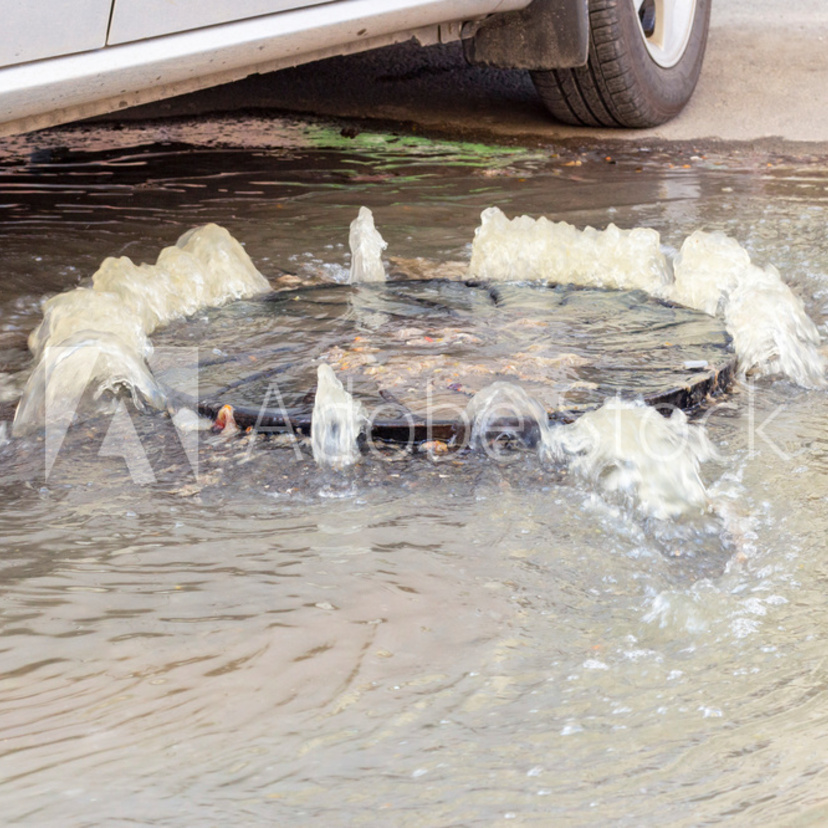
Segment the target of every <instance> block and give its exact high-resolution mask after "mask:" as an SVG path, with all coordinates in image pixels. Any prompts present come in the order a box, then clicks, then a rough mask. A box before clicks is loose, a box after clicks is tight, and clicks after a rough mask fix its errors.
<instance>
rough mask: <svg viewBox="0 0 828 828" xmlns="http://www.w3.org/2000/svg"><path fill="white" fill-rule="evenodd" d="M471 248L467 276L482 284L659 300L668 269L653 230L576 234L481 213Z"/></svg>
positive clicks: (561, 226)
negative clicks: (610, 291)
mask: <svg viewBox="0 0 828 828" xmlns="http://www.w3.org/2000/svg"><path fill="white" fill-rule="evenodd" d="M480 221H481V223H480V226H479V227H478V228H477V230H476V231H475V234H474V242H473V243H472V253H471V262H470V264H469V276H470V277H471V278H473V279H481V280H484V281H502V280H510V281H519V282H539V281H540V282H561V283H569V284H578V285H594V286H596V287H607V288H616V289H619V290H632V289H636V288H638V289H642V290H646V291H648V292H649V293H652V294H654V295H660V293H661V291H662V290H663V288H664V287H666V286H667V285H668V284H669V283H670V279H671V277H670V268H669V265H668V263H667V259H666V257H665V256H664V254H663V253H662V251H661V246H660V238H659V234H658V232H657V231H655V230H651V229H649V228H644V227H636V228H635V229H633V230H621V229H619V228H618V227H616V226H615V225H614V224H610V225H609V226H608V227H607V228H606V230H596V229H594V228H592V227H587V228H585V229H584V230H578V229H577V228H576V227H573V226H572V225H571V224H567V223H566V222H565V221H559V222H554V221H549V220H548V219H547V218H545V217H541V218H539V219H533V218H530V217H529V216H518V217H517V218H514V219H511V220H510V219H508V218H507V217H506V216H505V215H504V214H503V212H502V211H501V210H500V209H498V208H497V207H490V208H488V209H487V210H484V211H483V213H482V214H481V217H480Z"/></svg>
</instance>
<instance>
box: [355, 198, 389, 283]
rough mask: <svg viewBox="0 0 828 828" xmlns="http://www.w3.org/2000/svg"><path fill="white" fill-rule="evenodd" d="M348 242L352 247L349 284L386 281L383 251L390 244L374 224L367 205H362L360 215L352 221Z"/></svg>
mask: <svg viewBox="0 0 828 828" xmlns="http://www.w3.org/2000/svg"><path fill="white" fill-rule="evenodd" d="M348 243H349V245H350V247H351V273H350V277H349V279H348V284H351V285H357V284H362V283H364V282H385V266H384V265H383V263H382V251H383V250H385V248H386V247H388V244H387V242H386V241H385V240H384V239H383V238H382V236H381V235H380V234H379V231H378V230H377V229H376V227H375V226H374V215H373V213H372V212H371V211H370V210H369V209H368V208H367V207H360V208H359V215H358V216H357V217H356V218H355V219H354V220H353V221H352V222H351V231H350V233H349V235H348Z"/></svg>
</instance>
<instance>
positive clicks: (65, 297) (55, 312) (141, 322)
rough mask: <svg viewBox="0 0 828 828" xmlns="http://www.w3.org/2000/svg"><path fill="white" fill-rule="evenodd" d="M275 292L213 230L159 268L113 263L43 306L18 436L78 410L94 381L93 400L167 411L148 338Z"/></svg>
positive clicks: (172, 252) (184, 242)
mask: <svg viewBox="0 0 828 828" xmlns="http://www.w3.org/2000/svg"><path fill="white" fill-rule="evenodd" d="M268 288H269V285H268V282H267V280H266V279H265V278H264V276H262V275H261V273H259V272H258V270H256V268H255V266H254V265H253V263H252V262H251V260H250V257H249V256H248V255H247V253H246V252H245V250H244V248H243V247H242V246H241V245H240V244H239V243H238V242H237V241H236V240H235V239H234V238H233V237H232V236H231V235H230V233H228V232H227V230H225V229H224V228H223V227H219V226H218V225H215V224H208V225H205V226H204V227H199V228H196V229H194V230H191V231H189V232H187V233H185V234H184V235H183V236H182V237H181V238H180V239H179V240H178V242H177V243H176V244H175V245H174V246H172V247H167V248H164V249H163V250H162V251H161V253H160V254H159V256H158V259H157V261H156V263H155V264H154V265H149V264H141V265H136V264H134V263H133V262H132V261H131V260H130V259H128V258H126V257H121V258H118V259H115V258H109V259H106V260H105V261H104V262H103V263H102V265H101V267H100V268H99V269H98V271H97V272H96V273H95V275H94V276H93V277H92V288H83V287H80V288H75V289H74V290H71V291H68V292H66V293H62V294H59V295H57V296H54V297H52V298H51V299H49V300H47V301H46V302H45V303H44V306H43V321H42V322H41V324H40V325H39V326H38V327H37V328H36V329H35V330H34V331H33V332H32V334H31V335H30V337H29V347H30V349H31V351H32V353H33V354H34V356H35V359H36V360H37V361H38V362H37V364H36V366H35V369H34V371H33V372H32V374H31V376H30V377H29V381H28V382H27V384H26V388H25V389H24V391H23V396H22V398H21V400H20V402H19V404H18V407H17V412H16V413H15V418H14V427H13V430H14V433H15V434H16V435H20V434H23V433H26V432H28V431H30V430H32V429H36V428H40V427H43V426H44V425H45V424H47V421H48V419H49V416H50V412H59V411H60V410H61V409H62V408H66V407H72V406H75V405H77V404H78V401H79V400H80V399H81V398H82V397H83V396H84V392H85V389H86V384H89V383H92V385H93V394H92V396H93V398H95V399H98V398H100V396H101V395H102V394H103V393H104V391H107V390H108V391H116V390H118V389H127V390H128V391H129V392H130V393H132V395H133V397H134V398H135V399H136V400H139V401H143V402H146V403H148V404H150V405H153V406H155V407H163V405H164V395H163V394H162V393H161V391H160V389H159V387H158V385H157V383H156V382H155V379H154V378H153V376H152V373H151V371H150V370H149V367H148V366H147V363H146V360H147V359H148V357H149V356H150V355H151V353H152V345H151V343H150V341H149V338H148V337H149V334H151V333H152V332H153V331H154V330H155V329H156V328H157V327H158V326H159V325H163V324H166V323H168V322H170V321H171V320H172V319H175V318H178V317H182V316H186V315H188V314H192V313H194V312H195V311H197V310H198V309H199V308H203V307H207V306H215V305H220V304H224V303H225V302H227V301H229V300H231V299H238V298H241V297H244V296H251V295H254V294H256V293H261V292H264V291H266V290H268Z"/></svg>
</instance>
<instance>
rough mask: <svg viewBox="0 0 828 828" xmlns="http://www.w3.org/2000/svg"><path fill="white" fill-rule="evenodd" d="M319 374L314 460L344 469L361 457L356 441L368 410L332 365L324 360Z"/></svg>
mask: <svg viewBox="0 0 828 828" xmlns="http://www.w3.org/2000/svg"><path fill="white" fill-rule="evenodd" d="M317 376H318V382H317V386H316V398H315V400H314V404H313V420H312V427H311V445H312V448H313V459H314V460H315V461H316V463H317V464H318V465H320V466H324V467H329V468H333V469H343V468H345V467H346V466H351V465H353V464H354V463H356V461H357V459H358V458H359V446H358V444H357V440H358V438H359V435H360V432H361V430H362V428H363V426H364V425H365V422H366V416H365V411H364V409H363V407H362V405H361V404H360V403H359V401H358V400H355V399H354V398H353V396H352V395H351V394H349V393H348V392H347V391H346V390H345V388H344V387H343V385H342V383H341V382H340V381H339V379H337V377H336V374H334V372H333V369H332V368H331V366H330V365H328V364H326V363H324V362H323V363H322V364H321V365H320V366H319V369H318V372H317Z"/></svg>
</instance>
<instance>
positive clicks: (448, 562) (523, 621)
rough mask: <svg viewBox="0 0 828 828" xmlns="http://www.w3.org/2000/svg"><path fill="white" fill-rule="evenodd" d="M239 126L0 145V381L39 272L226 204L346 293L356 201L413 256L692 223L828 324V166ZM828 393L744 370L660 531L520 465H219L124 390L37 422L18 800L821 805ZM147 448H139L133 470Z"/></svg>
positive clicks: (29, 443) (322, 806)
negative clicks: (693, 500)
mask: <svg viewBox="0 0 828 828" xmlns="http://www.w3.org/2000/svg"><path fill="white" fill-rule="evenodd" d="M181 129H182V130H183V127H182V128H181ZM221 129H227V130H230V127H226V126H223V127H220V128H219V130H218V131H219V132H220V131H221ZM257 130H258V132H257ZM239 131H240V130H238V129H237V130H236V136H237V135H238V133H239ZM241 131H242V132H244V134H245V136H246V137H247V139H248V142H249V143H254V144H255V145H254V146H248V148H246V149H244V150H240V149H227V148H226V147H224V148H217V147H214V146H206V145H201V146H200V147H199V148H190V147H183V146H181V145H179V144H177V143H170V144H168V145H158V144H152V145H151V144H150V140H149V138H148V136H147V135H146V134H142V133H140V132H136V133H130V132H129V131H125V132H119V133H113V134H110V135H108V136H106V140H107V141H108V142H109V143H108V145H106V146H104V145H103V144H102V145H100V146H96V147H94V148H93V149H94V151H87V152H84V151H82V149H81V148H82V147H84V146H85V147H87V148H88V149H89V148H92V138H90V137H82V136H79V135H78V134H77V133H71V132H67V133H55V134H54V135H53V136H51V137H33V138H28V139H18V140H17V141H16V142H14V143H12V142H8V143H7V144H6V145H4V153H5V155H6V163H5V165H4V167H3V169H2V173H1V174H0V188H1V189H2V190H3V210H2V214H0V235H1V236H2V244H0V261H2V267H3V274H4V278H3V280H2V283H1V284H0V359H1V360H2V364H0V393H2V395H3V396H2V397H0V401H2V400H13V399H14V398H15V394H16V392H19V389H20V387H21V383H22V379H23V377H24V376H25V372H26V370H27V366H28V365H29V358H28V356H27V354H26V352H25V350H24V349H25V334H26V333H28V331H29V330H31V329H32V328H34V327H35V326H36V325H37V323H38V322H39V320H40V314H39V301H40V299H41V298H42V296H43V295H44V294H47V293H49V292H53V291H56V290H60V289H62V288H65V287H69V286H75V285H77V284H80V283H82V281H83V280H84V279H86V278H88V277H89V276H91V274H92V272H94V270H95V269H96V268H97V266H98V264H99V263H100V261H101V260H102V259H103V258H104V257H105V256H108V255H129V256H130V257H131V258H133V259H134V260H136V261H141V260H146V261H153V260H154V259H155V256H156V255H157V252H158V250H159V249H160V248H161V247H163V246H164V245H167V244H171V243H173V242H174V241H175V239H176V238H177V237H178V236H179V235H180V233H182V232H184V231H185V230H187V229H189V228H190V227H192V226H194V225H197V224H203V223H205V222H207V221H218V222H220V223H221V224H223V225H225V226H227V227H228V228H229V229H230V230H231V232H233V234H234V235H235V236H236V237H237V238H239V239H241V240H242V241H243V242H244V243H245V246H246V249H247V251H248V253H249V254H250V255H251V257H252V258H253V260H254V262H255V263H256V265H257V267H258V268H259V269H260V270H261V271H262V272H263V273H264V274H265V276H267V277H268V278H270V279H271V280H272V281H273V283H274V284H279V285H282V286H284V285H285V284H286V282H285V279H286V278H287V277H285V276H284V274H285V272H287V273H289V274H294V275H295V276H296V277H297V278H298V279H299V280H300V281H301V282H302V283H311V284H314V283H318V282H320V281H325V280H333V281H345V280H346V279H347V276H348V268H349V261H348V256H347V233H348V227H349V224H350V222H351V221H352V219H353V218H354V216H355V215H356V212H357V209H358V207H359V206H360V205H363V204H365V205H367V206H369V207H370V208H371V209H372V210H373V212H374V216H375V219H376V221H377V226H378V228H379V229H380V230H381V232H382V235H383V237H384V238H385V240H386V241H387V242H388V243H389V247H388V250H387V251H386V255H387V257H392V256H396V257H399V259H401V260H405V265H404V266H405V267H408V268H411V267H412V265H411V262H410V260H412V259H415V258H416V257H423V256H425V257H428V258H429V259H432V260H436V261H456V260H463V259H464V258H465V259H466V260H468V256H469V243H470V240H471V237H472V234H473V231H474V228H475V227H476V226H477V223H478V221H479V214H480V211H481V210H482V209H484V208H486V207H488V206H490V205H492V204H496V205H498V206H500V207H501V208H502V209H503V210H504V211H505V212H506V213H507V214H509V215H515V214H518V213H528V214H531V215H536V216H537V215H541V214H543V215H547V216H549V217H550V218H555V219H565V220H567V221H569V222H571V223H573V224H576V225H578V226H584V225H587V224H592V225H595V226H597V227H603V226H605V225H606V224H607V223H609V222H610V221H612V222H615V223H616V224H618V225H619V226H620V227H633V226H649V227H654V228H655V229H657V230H659V232H660V233H661V234H662V240H663V241H664V242H665V243H666V244H667V245H673V246H675V247H678V246H679V245H680V244H681V242H682V240H683V239H684V238H685V237H686V236H687V235H688V234H689V233H690V232H692V231H693V230H695V229H698V228H700V227H703V228H705V229H708V230H710V229H721V230H724V231H725V232H727V233H728V234H730V235H732V236H733V237H735V238H736V239H738V240H739V241H740V242H741V243H742V244H743V245H745V246H746V247H747V248H748V250H749V252H750V254H751V256H752V257H753V258H754V260H755V261H757V262H758V263H760V264H762V265H764V264H768V263H772V264H775V265H776V266H777V267H778V268H779V269H780V271H781V272H782V275H783V277H784V278H785V280H786V281H787V282H788V283H789V284H790V285H791V286H792V287H793V288H794V289H795V290H796V292H797V293H798V294H799V295H800V296H801V297H802V298H803V300H804V301H805V303H806V307H807V309H808V311H809V313H810V315H811V317H812V318H813V319H814V320H815V322H816V323H817V324H818V325H819V326H820V329H821V331H822V332H823V333H824V332H825V321H826V315H828V306H826V296H827V295H828V293H827V292H826V284H827V283H826V273H828V246H827V245H826V242H825V238H824V236H825V226H826V211H828V189H826V188H828V166H826V165H825V164H824V163H822V162H820V161H819V160H818V159H810V160H808V162H807V163H806V162H805V161H797V160H790V159H782V158H767V157H758V156H750V155H743V154H742V155H740V154H739V153H736V152H734V153H732V154H730V155H724V154H719V155H713V154H707V155H705V154H704V153H702V152H700V151H693V150H688V151H686V152H679V151H676V152H673V153H668V152H664V153H658V152H632V151H630V152H628V153H627V154H625V155H619V156H617V157H613V158H611V159H610V160H607V157H606V155H605V154H603V153H602V154H591V153H585V154H581V153H578V152H577V151H566V152H559V154H557V156H556V155H555V154H554V153H552V152H551V151H543V152H540V151H531V152H529V151H508V150H497V149H492V148H485V147H479V146H464V145H456V144H455V145H452V144H446V143H444V144H439V143H429V142H425V141H422V140H419V139H417V140H414V139H410V138H405V137H401V136H386V137H382V136H380V137H377V136H371V135H361V136H358V137H357V138H356V139H352V140H346V139H340V137H339V136H338V134H337V133H336V131H330V130H326V129H324V128H321V127H316V126H313V125H311V126H302V125H299V126H296V125H292V124H282V125H279V124H276V125H273V124H268V125H267V129H264V128H263V127H261V126H260V125H256V124H255V123H253V124H248V125H246V126H245V127H243V128H242V129H241ZM228 134H229V133H228ZM259 135H261V136H262V137H261V138H260V139H259V138H257V136H259ZM155 137H157V135H156V136H155ZM182 137H186V132H182V134H181V135H179V134H177V133H176V134H174V135H172V136H171V140H173V141H179V140H181V139H182ZM230 137H233V136H232V135H230ZM99 138H100V133H98V134H96V136H95V138H94V139H95V140H96V141H97V140H98V139H99ZM254 138H255V139H256V140H255V141H254V140H253V139H254ZM228 140H229V138H228ZM66 147H69V148H68V149H67V148H66ZM396 266H397V267H402V266H403V265H400V264H399V263H398V264H397V265H396ZM204 318H205V320H207V321H204V322H202V323H201V326H202V327H201V332H200V333H198V334H194V336H193V341H194V343H195V345H197V346H198V348H199V350H200V351H203V350H205V349H207V350H211V349H212V348H214V347H217V346H216V345H215V343H214V342H213V339H212V334H211V329H210V324H209V320H210V316H209V315H205V317H204ZM189 324H190V326H192V325H196V326H197V325H198V324H199V323H198V320H194V321H193V322H191V323H189ZM310 329H311V330H312V325H311V326H310ZM189 330H190V331H192V330H194V329H193V328H192V327H190V328H189ZM221 337H225V338H226V337H227V332H226V331H222V332H221V333H220V335H219V337H218V338H219V339H221ZM218 350H219V351H221V348H218ZM216 356H217V358H218V357H219V356H220V355H218V354H217V355H216ZM20 372H23V373H22V374H21V373H20ZM4 410H6V412H7V414H8V405H7V406H6V409H4ZM827 412H828V408H826V399H825V394H824V392H821V391H813V390H805V389H800V388H797V387H796V386H794V385H792V384H790V383H788V382H785V381H783V380H774V379H772V378H769V379H763V380H761V381H759V382H745V383H742V384H740V385H739V386H738V387H737V388H736V389H735V390H734V393H733V394H732V395H730V396H729V397H727V398H726V399H723V400H721V401H720V403H719V405H717V406H716V407H714V408H712V409H711V410H710V411H709V412H708V414H707V416H706V428H707V433H708V436H709V438H710V439H711V441H712V443H713V444H714V445H715V446H716V448H717V449H718V451H719V454H720V457H719V458H718V459H713V460H709V461H707V462H706V463H704V464H703V466H702V476H703V478H704V481H705V483H706V485H707V490H708V495H709V496H710V499H711V501H712V503H713V508H712V509H711V510H710V511H708V512H706V513H704V514H695V515H688V516H685V517H683V518H680V519H676V520H670V521H656V520H653V519H650V518H647V517H646V515H643V514H642V513H641V512H640V511H637V510H636V509H635V507H634V505H632V504H630V503H628V502H627V501H626V500H625V499H623V498H618V497H615V496H613V495H612V494H606V493H605V492H604V490H603V489H601V488H600V487H599V486H598V485H597V484H595V482H594V481H590V480H588V479H580V478H578V477H577V476H576V475H573V474H570V473H568V472H566V470H565V469H560V468H558V467H555V466H554V465H552V466H550V465H549V464H543V463H542V462H541V461H539V460H538V458H537V457H536V456H535V455H534V454H530V453H528V452H518V453H514V454H510V455H508V456H506V457H504V458H501V462H497V461H495V460H493V459H492V458H491V457H487V456H485V455H481V454H480V453H478V454H465V455H456V456H449V457H448V459H443V458H437V459H435V460H433V461H430V460H428V459H427V458H426V457H409V456H407V455H398V454H394V453H391V452H389V453H387V454H386V455H384V456H382V457H375V456H370V457H368V458H366V460H365V461H364V462H362V463H359V464H357V465H356V466H355V467H353V468H352V469H351V470H350V471H345V472H335V471H330V470H320V469H318V468H317V467H316V466H315V464H314V463H313V460H312V455H311V449H310V447H309V446H308V445H299V446H297V445H294V444H285V443H284V442H280V441H279V440H267V441H265V440H252V439H250V438H244V437H242V438H239V439H222V438H221V436H218V437H216V436H206V435H203V436H202V437H201V438H200V439H199V442H198V451H197V455H195V457H194V456H193V455H192V453H189V454H188V453H187V451H186V446H185V445H184V444H183V443H182V440H181V439H180V435H179V434H178V433H177V432H175V431H174V430H173V429H171V428H170V427H169V425H168V423H167V422H166V421H164V420H163V418H160V417H157V416H151V415H147V416H144V417H132V418H129V417H126V418H120V419H119V418H118V414H117V412H116V415H115V416H114V417H112V418H110V417H107V418H104V419H103V420H102V421H101V422H97V421H87V422H85V423H83V424H81V425H79V426H77V427H74V428H72V429H70V430H69V432H68V433H67V434H66V437H65V440H64V443H63V445H62V446H61V447H60V451H59V453H58V454H57V459H56V461H55V463H54V466H53V467H52V469H51V472H50V474H49V476H48V478H46V476H45V467H44V453H43V444H42V440H41V439H39V438H38V437H37V436H33V437H27V438H24V439H21V440H15V441H13V442H11V443H9V444H7V445H5V446H3V447H2V448H0V463H2V478H0V485H2V500H3V506H2V508H0V527H1V528H0V538H2V550H3V551H2V557H0V589H1V590H2V601H0V670H2V675H0V728H2V742H0V778H2V779H3V784H2V786H0V803H2V810H3V813H4V820H5V822H6V823H8V824H29V825H104V824H106V825H110V824H120V823H126V822H128V821H132V822H135V823H139V824H164V825H181V826H191V825H211V824H230V823H232V824H246V825H273V824H316V823H324V824H331V825H389V824H393V825H412V826H419V825H483V824H490V823H493V822H497V821H500V820H510V821H512V822H513V823H515V824H527V825H549V824H561V825H603V824H617V825H630V826H633V825H656V824H658V825H662V824H670V825H696V824H700V823H703V822H718V821H725V820H727V821H729V822H731V823H733V824H740V825H756V824H766V825H783V824H784V825H788V824H801V825H816V824H821V823H822V822H823V821H825V819H826V818H828V801H826V795H825V793H824V791H825V788H826V776H827V775H828V752H826V744H825V740H826V735H825V734H826V732H828V689H827V687H826V666H825V664H826V654H827V653H828V650H826V643H825V641H826V637H828V612H826V609H825V606H826V605H825V597H824V592H825V586H826V582H828V560H827V559H826V552H825V549H826V541H827V540H828V519H826V517H825V514H826V510H825V502H826V495H828V486H826V475H827V474H828V429H827V428H826V425H825V423H826V413H827ZM130 428H132V429H133V431H131V432H130V430H129V429H130ZM119 429H120V431H119ZM133 437H135V438H137V439H138V440H139V441H140V444H141V445H142V446H143V447H144V449H145V453H146V461H147V467H142V468H137V467H136V468H132V469H130V468H128V467H127V464H126V462H125V459H124V457H123V456H119V452H118V446H119V445H123V441H124V440H130V439H133ZM119 441H120V442H119ZM194 467H196V468H194ZM147 468H148V469H149V472H150V473H149V474H147ZM196 471H197V474H196ZM131 472H132V473H131ZM136 481H137V482H136Z"/></svg>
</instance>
